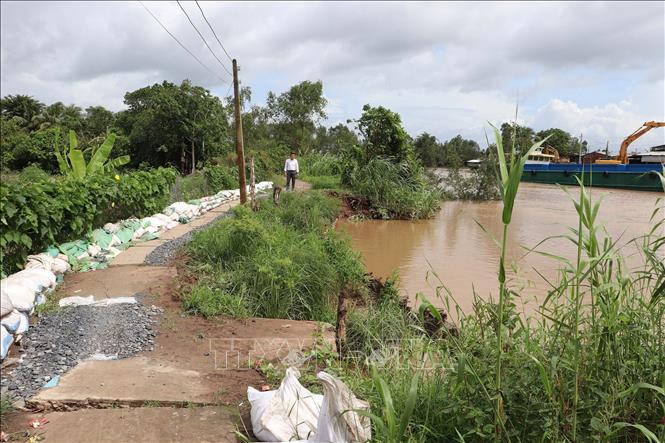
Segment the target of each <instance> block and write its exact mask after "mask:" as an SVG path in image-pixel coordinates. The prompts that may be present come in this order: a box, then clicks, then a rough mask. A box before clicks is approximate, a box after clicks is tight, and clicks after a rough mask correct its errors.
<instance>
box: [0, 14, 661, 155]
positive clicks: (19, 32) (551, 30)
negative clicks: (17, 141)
mask: <svg viewBox="0 0 665 443" xmlns="http://www.w3.org/2000/svg"><path fill="white" fill-rule="evenodd" d="M182 3H183V6H184V7H185V9H186V10H187V11H188V12H189V14H190V16H191V17H192V19H193V20H194V22H195V23H196V24H197V26H198V27H199V29H200V30H201V32H202V33H203V34H204V35H205V36H206V37H207V38H208V41H209V42H210V44H211V46H212V47H213V48H214V49H215V50H216V51H218V52H217V53H218V54H219V56H220V58H221V59H222V60H224V62H228V60H227V59H226V56H225V55H224V54H222V52H221V50H219V48H218V46H217V44H216V42H215V40H214V38H213V36H212V34H211V33H210V31H209V29H208V28H207V25H206V24H205V22H203V21H202V19H201V17H200V13H199V11H198V9H197V8H196V6H195V5H194V4H193V3H192V2H182ZM146 4H147V6H148V7H149V8H150V9H151V10H152V11H153V12H154V14H155V15H157V16H158V17H159V18H160V20H162V21H163V23H164V24H165V25H166V26H167V27H168V28H169V29H170V30H171V32H173V33H174V34H175V35H176V36H177V37H178V38H180V39H181V40H182V42H183V43H184V44H185V45H186V46H187V47H188V48H190V49H191V50H192V51H193V52H194V53H195V54H196V55H197V56H198V57H200V58H201V60H203V61H204V63H206V64H207V65H208V66H209V67H210V68H212V69H215V70H217V71H218V72H219V73H220V75H222V76H224V77H227V76H226V74H225V73H223V71H222V70H221V67H219V65H217V62H216V61H215V60H214V59H213V58H212V56H211V55H210V54H209V53H208V51H207V49H206V48H205V47H204V45H203V43H202V42H201V40H200V39H199V37H198V36H197V35H196V33H195V32H194V30H193V29H192V28H191V26H190V25H189V23H188V21H187V19H186V18H185V17H184V16H183V15H182V12H181V11H180V9H179V8H178V7H177V5H176V4H175V3H174V2H147V3H146ZM201 6H202V8H203V9H204V11H205V12H206V15H207V16H208V18H209V20H210V21H211V23H212V24H213V26H215V29H216V31H217V34H218V36H219V37H220V39H221V40H222V42H223V43H224V44H225V46H226V48H227V49H228V50H229V51H230V52H231V54H232V55H234V56H235V57H237V58H238V60H239V64H240V66H241V68H242V70H241V76H242V79H243V83H244V84H245V85H249V86H252V87H253V88H254V90H255V96H254V100H253V101H254V102H257V103H260V102H262V101H263V100H264V97H262V96H260V95H259V94H258V93H257V92H259V91H261V95H262V93H263V92H264V91H265V90H266V89H273V90H275V91H276V92H278V91H279V90H282V89H285V88H287V87H289V86H290V85H292V84H294V83H295V82H297V81H300V80H304V79H308V80H318V79H320V80H322V81H323V83H324V90H325V93H326V97H327V98H328V99H329V101H330V105H329V108H328V111H329V113H330V120H331V123H334V122H335V121H345V120H346V119H347V118H354V117H357V116H358V114H359V113H360V110H361V106H362V105H363V104H364V103H371V104H373V105H385V106H388V107H391V108H392V109H393V110H395V111H397V112H399V113H400V114H401V115H402V118H403V120H404V122H405V125H406V127H407V129H408V130H409V131H410V132H411V133H412V134H414V135H415V134H417V133H418V132H421V131H428V132H430V133H432V134H435V135H437V136H438V137H440V138H447V137H450V136H454V135H456V134H457V133H461V134H462V135H464V136H466V137H473V138H475V139H476V140H478V141H479V142H481V144H483V143H482V141H483V140H484V135H483V131H482V128H483V127H486V126H487V123H486V122H487V120H489V121H492V122H497V123H499V122H501V121H506V120H508V119H511V118H512V115H513V113H514V106H515V102H516V97H517V95H518V91H519V96H520V108H521V110H522V111H521V118H522V119H524V120H525V121H527V122H532V124H534V126H536V129H544V128H547V127H551V126H558V125H560V126H562V127H563V128H564V129H567V130H569V131H570V132H573V133H577V132H583V133H584V134H585V136H586V134H589V137H595V138H597V139H598V140H599V142H604V139H605V138H607V137H609V138H610V139H613V138H614V139H616V138H619V139H620V138H623V137H624V136H625V135H627V134H628V133H630V132H632V130H634V128H635V125H636V124H637V125H639V124H641V123H642V121H643V120H645V119H647V120H650V119H655V118H659V116H661V117H662V115H663V113H664V112H663V109H664V108H665V98H664V96H665V94H664V91H663V82H662V79H663V77H664V76H665V72H664V67H665V55H664V54H665V24H664V23H665V16H664V15H665V4H663V3H660V2H643V3H638V2H607V3H602V2H578V3H573V2H537V3H528V2H485V3H468V2H451V3H445V2H408V3H407V2H283V3H278V2H201ZM0 8H1V13H2V14H1V33H2V41H1V57H0V59H1V60H0V61H1V62H2V63H1V74H2V75H1V82H0V87H1V89H2V94H3V95H4V94H16V93H27V94H31V95H34V96H35V97H37V98H39V99H40V100H42V101H45V102H53V101H56V100H61V101H64V102H66V103H76V104H79V105H81V106H88V105H92V104H103V105H105V106H107V107H110V108H111V109H114V110H118V109H120V108H122V96H123V95H124V93H125V92H127V91H130V90H134V89H137V88H139V87H142V86H145V85H148V84H151V83H154V82H157V81H161V80H169V81H174V82H180V81H181V80H182V79H184V78H190V79H191V80H193V81H194V82H195V83H197V84H202V85H204V86H206V87H208V88H211V89H212V90H214V91H218V92H220V93H224V92H225V91H226V90H227V85H226V84H223V83H222V82H220V81H219V80H218V79H217V78H216V77H215V76H212V75H210V74H209V73H208V72H207V71H205V70H204V69H203V68H201V67H200V66H199V65H198V64H197V63H196V62H195V61H194V60H192V58H191V57H190V56H189V55H188V54H186V53H185V52H184V51H183V50H182V49H181V48H180V47H178V46H177V44H176V43H175V42H174V41H173V40H172V39H171V38H170V37H169V36H168V35H167V34H166V33H165V32H164V30H163V29H161V28H160V27H159V25H158V24H157V23H155V21H154V20H153V19H152V18H151V17H150V16H149V15H148V13H146V11H145V10H143V8H142V7H141V6H140V4H139V3H137V2H106V3H105V2H53V3H49V2H2V3H1V4H0ZM608 79H612V81H609V80H608ZM562 91H566V92H567V93H566V94H562ZM590 91H591V92H590ZM573 116H575V117H573ZM541 126H542V127H541ZM626 131H628V132H626ZM650 137H655V135H653V134H650ZM644 140H649V139H646V138H645V139H644Z"/></svg>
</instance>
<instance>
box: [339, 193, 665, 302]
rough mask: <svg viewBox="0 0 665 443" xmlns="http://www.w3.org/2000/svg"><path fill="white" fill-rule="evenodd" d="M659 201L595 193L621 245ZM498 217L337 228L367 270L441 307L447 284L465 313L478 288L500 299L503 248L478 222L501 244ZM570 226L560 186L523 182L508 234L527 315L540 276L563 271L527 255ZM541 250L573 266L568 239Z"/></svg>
mask: <svg viewBox="0 0 665 443" xmlns="http://www.w3.org/2000/svg"><path fill="white" fill-rule="evenodd" d="M569 191H570V192H571V193H572V194H574V195H576V194H575V193H576V192H578V191H579V189H578V188H569ZM662 195H663V194H661V193H652V192H639V191H626V190H608V189H595V190H593V191H592V198H593V199H597V198H600V197H601V196H602V198H603V201H602V203H601V208H600V211H599V215H598V219H599V220H600V222H601V223H602V224H603V225H604V226H605V227H606V229H607V231H608V233H609V234H610V235H611V236H613V237H614V238H619V237H620V238H621V241H620V244H626V243H627V242H628V240H629V239H632V238H634V237H637V236H640V235H643V234H644V233H645V232H646V231H647V230H648V229H649V217H650V216H651V213H652V211H653V210H654V208H655V203H656V200H657V198H658V197H661V196H662ZM501 211H502V205H501V203H500V202H461V201H453V202H444V203H443V205H442V209H441V211H440V212H439V214H438V215H437V216H436V217H435V218H433V219H430V220H424V221H415V222H409V221H379V220H369V221H363V222H348V221H346V222H344V223H341V224H340V229H343V230H345V231H347V232H348V233H349V235H350V236H351V239H352V242H353V245H354V247H355V248H356V250H358V251H360V252H361V253H362V256H363V261H364V263H365V265H366V267H367V269H368V271H370V272H373V273H374V274H375V275H377V276H382V277H386V276H388V275H390V274H391V273H392V272H393V271H397V272H398V273H399V276H400V282H401V287H402V289H403V290H404V291H405V292H406V293H407V294H408V295H409V297H410V298H411V299H412V300H413V299H414V298H415V294H416V293H417V292H423V293H424V294H426V295H427V296H428V297H429V298H430V299H431V301H432V302H434V303H435V304H438V305H441V304H442V302H441V300H436V299H437V297H436V293H437V290H436V288H437V287H440V286H441V284H444V285H445V286H446V287H447V288H448V289H449V290H450V291H451V293H452V294H453V296H454V297H455V299H456V300H457V302H458V303H459V305H460V306H461V307H462V309H463V310H464V311H467V312H468V311H469V310H470V308H471V305H472V300H473V291H474V288H475V292H476V293H477V294H478V295H479V296H482V297H483V298H487V297H490V296H492V297H494V296H496V294H497V287H498V285H497V269H498V257H499V249H498V247H497V246H496V244H495V243H494V241H493V240H492V238H491V237H490V235H489V234H488V233H486V232H484V231H483V229H482V228H481V227H480V226H479V225H478V223H480V224H481V225H482V226H483V227H484V228H485V229H486V230H487V231H488V232H489V233H491V235H493V236H494V237H496V238H497V239H499V238H500V237H501V232H502V225H501ZM476 222H478V223H476ZM569 226H577V216H576V212H575V208H574V206H573V204H572V202H571V200H570V197H569V196H568V195H567V194H566V193H565V192H564V191H562V190H561V189H560V188H558V187H556V186H548V185H539V184H532V183H522V185H521V187H520V191H519V194H518V198H517V201H516V204H515V209H514V213H513V220H512V224H511V226H510V230H509V241H508V254H509V256H510V258H511V260H512V261H514V263H515V265H516V267H517V269H516V272H512V273H511V285H512V286H513V287H521V288H523V290H522V294H523V300H522V303H523V305H524V307H525V311H527V312H530V311H531V310H532V309H533V308H534V307H535V306H536V300H538V299H542V297H543V294H545V292H546V288H547V284H546V283H545V281H544V280H543V278H542V277H540V276H539V275H538V272H540V273H541V274H543V275H544V276H545V277H547V278H548V279H553V280H554V281H555V280H556V278H557V272H556V270H557V268H558V266H559V265H558V264H557V263H556V262H555V261H554V260H552V259H551V258H548V257H546V256H544V255H542V254H537V253H529V254H526V253H527V249H526V248H533V247H534V246H536V245H537V244H538V243H539V242H540V241H541V240H543V239H545V238H548V237H553V236H561V235H565V234H567V233H569V231H568V230H567V227H569ZM626 248H627V249H626V252H627V253H634V251H635V248H633V247H630V246H627V247H626ZM539 250H542V251H545V252H547V253H549V254H555V255H558V256H564V257H567V258H570V259H573V258H574V256H575V248H574V246H573V245H572V244H571V243H570V241H569V240H566V239H563V238H552V239H550V240H547V241H546V242H544V243H543V244H542V245H540V246H539ZM525 254H526V256H525ZM631 261H632V262H633V263H636V262H637V261H636V260H635V259H631ZM536 269H537V270H538V272H536ZM433 272H435V273H436V274H437V275H438V279H437V277H435V276H434V275H433Z"/></svg>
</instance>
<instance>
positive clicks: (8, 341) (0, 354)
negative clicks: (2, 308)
mask: <svg viewBox="0 0 665 443" xmlns="http://www.w3.org/2000/svg"><path fill="white" fill-rule="evenodd" d="M12 343H14V337H13V336H12V334H10V333H9V332H7V330H6V329H5V327H4V326H0V358H5V357H6V356H7V352H9V347H10V346H11V345H12Z"/></svg>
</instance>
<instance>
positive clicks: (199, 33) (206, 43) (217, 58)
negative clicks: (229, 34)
mask: <svg viewBox="0 0 665 443" xmlns="http://www.w3.org/2000/svg"><path fill="white" fill-rule="evenodd" d="M176 3H178V6H180V10H181V11H182V12H183V14H185V17H187V20H188V21H189V24H190V25H192V27H193V28H194V30H195V31H196V33H197V34H198V35H199V37H201V40H203V43H204V44H205V45H206V48H208V51H210V53H211V54H212V56H213V57H215V59H216V60H217V62H218V63H219V64H220V65H221V66H222V68H224V70H225V71H226V72H227V73H228V74H229V75H230V76H231V77H233V74H231V71H229V69H228V68H227V67H226V66H225V65H224V63H222V61H221V60H220V59H219V57H217V54H215V53H214V51H213V50H212V48H211V47H210V45H209V44H208V42H207V41H206V39H205V37H203V34H201V32H200V31H199V28H197V27H196V25H195V24H194V22H193V21H192V19H191V18H189V14H187V11H185V8H183V7H182V5H181V4H180V1H179V0H176Z"/></svg>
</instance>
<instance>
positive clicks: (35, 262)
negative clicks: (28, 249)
mask: <svg viewBox="0 0 665 443" xmlns="http://www.w3.org/2000/svg"><path fill="white" fill-rule="evenodd" d="M54 260H55V259H54V258H53V257H52V256H51V255H50V254H47V253H45V252H42V253H41V254H36V255H28V261H27V262H26V264H25V266H24V268H25V269H34V268H37V269H46V270H47V271H51V270H52V269H53V262H54Z"/></svg>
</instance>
